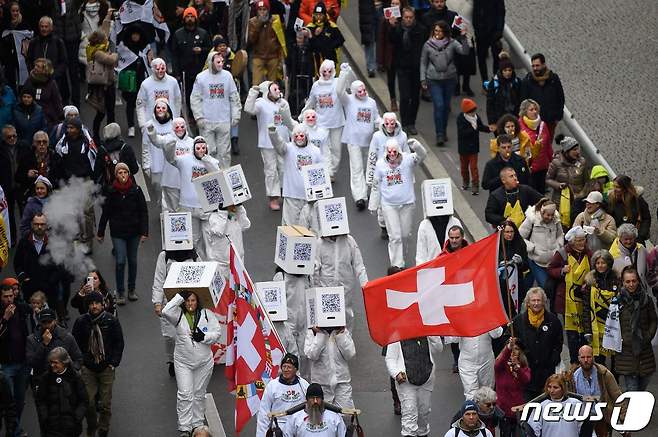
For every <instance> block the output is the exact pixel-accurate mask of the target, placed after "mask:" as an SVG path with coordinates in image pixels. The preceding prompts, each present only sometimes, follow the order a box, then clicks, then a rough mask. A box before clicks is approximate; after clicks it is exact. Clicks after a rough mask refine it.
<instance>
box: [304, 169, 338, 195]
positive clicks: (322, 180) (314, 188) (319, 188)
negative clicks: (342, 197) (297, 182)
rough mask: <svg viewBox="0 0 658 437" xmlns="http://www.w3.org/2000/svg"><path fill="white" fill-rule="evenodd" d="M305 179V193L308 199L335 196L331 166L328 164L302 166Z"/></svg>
mask: <svg viewBox="0 0 658 437" xmlns="http://www.w3.org/2000/svg"><path fill="white" fill-rule="evenodd" d="M302 178H303V179H304V194H305V195H306V200H307V201H309V202H311V201H313V200H320V199H328V198H331V197H333V196H334V191H333V189H332V188H331V178H330V177H329V167H328V166H327V165H326V164H311V165H305V166H303V167H302Z"/></svg>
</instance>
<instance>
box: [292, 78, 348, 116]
mask: <svg viewBox="0 0 658 437" xmlns="http://www.w3.org/2000/svg"><path fill="white" fill-rule="evenodd" d="M344 76H345V74H344V73H343V72H341V75H340V77H338V78H331V79H329V80H324V79H322V78H320V79H318V80H316V81H315V82H313V86H312V87H311V91H310V93H309V94H308V99H307V100H306V105H305V106H304V108H303V109H302V110H301V111H300V112H299V113H300V114H303V113H304V111H306V110H307V109H315V112H316V113H317V114H318V119H317V123H318V126H320V127H324V128H327V129H331V128H335V127H341V126H343V125H344V124H345V114H344V113H343V104H342V103H341V101H340V99H339V98H338V96H339V94H341V93H344V92H345V86H346V80H345V79H346V78H345V77H344Z"/></svg>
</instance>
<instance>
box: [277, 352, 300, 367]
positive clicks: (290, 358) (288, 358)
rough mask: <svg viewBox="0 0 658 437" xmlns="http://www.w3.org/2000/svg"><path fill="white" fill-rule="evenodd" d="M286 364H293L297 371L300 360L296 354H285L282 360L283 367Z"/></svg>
mask: <svg viewBox="0 0 658 437" xmlns="http://www.w3.org/2000/svg"><path fill="white" fill-rule="evenodd" d="M286 363H288V364H292V365H293V366H295V369H299V358H297V355H295V354H291V353H290V352H288V353H287V354H285V355H284V356H283V359H282V360H281V365H282V366H283V365H284V364H286Z"/></svg>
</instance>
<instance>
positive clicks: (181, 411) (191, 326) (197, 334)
mask: <svg viewBox="0 0 658 437" xmlns="http://www.w3.org/2000/svg"><path fill="white" fill-rule="evenodd" d="M181 293H182V294H183V295H185V296H182V295H181ZM181 293H178V294H177V295H176V296H174V298H173V299H171V300H170V301H169V302H167V305H165V307H164V309H163V310H162V316H163V317H164V318H165V319H167V321H168V322H169V323H171V324H172V325H173V326H174V327H175V328H176V349H175V351H174V369H175V370H176V384H177V385H178V392H177V394H176V412H177V413H178V430H179V431H181V433H184V432H187V433H191V431H192V430H193V429H194V428H196V427H197V426H201V425H203V424H204V420H205V419H204V417H205V411H206V407H205V397H206V388H207V387H208V383H209V382H210V377H211V376H212V369H213V366H214V361H213V354H212V350H211V349H210V345H211V344H213V343H215V342H217V341H218V340H219V323H218V322H217V319H216V318H215V314H214V313H213V312H212V311H210V310H208V309H205V308H201V305H200V302H199V301H198V298H197V295H196V294H195V293H192V292H185V291H183V292H181Z"/></svg>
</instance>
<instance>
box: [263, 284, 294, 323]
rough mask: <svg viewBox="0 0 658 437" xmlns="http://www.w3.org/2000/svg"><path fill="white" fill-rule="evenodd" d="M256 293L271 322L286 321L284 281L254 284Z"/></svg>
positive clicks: (286, 305) (286, 307)
mask: <svg viewBox="0 0 658 437" xmlns="http://www.w3.org/2000/svg"><path fill="white" fill-rule="evenodd" d="M256 292H257V293H258V296H259V297H260V301H261V303H262V304H263V308H265V311H267V314H268V315H269V317H270V320H271V321H273V322H283V321H286V320H288V304H287V301H286V299H287V295H286V283H285V281H269V282H256Z"/></svg>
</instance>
